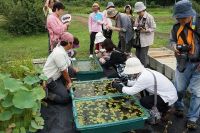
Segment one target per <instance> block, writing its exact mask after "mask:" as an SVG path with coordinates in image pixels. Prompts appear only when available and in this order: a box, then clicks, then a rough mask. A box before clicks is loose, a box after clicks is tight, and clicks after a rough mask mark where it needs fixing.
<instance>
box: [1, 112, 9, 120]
mask: <svg viewBox="0 0 200 133" xmlns="http://www.w3.org/2000/svg"><path fill="white" fill-rule="evenodd" d="M11 118H12V112H10V111H4V112H2V113H0V121H7V120H10V119H11Z"/></svg>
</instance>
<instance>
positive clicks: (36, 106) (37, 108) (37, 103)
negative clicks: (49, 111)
mask: <svg viewBox="0 0 200 133" xmlns="http://www.w3.org/2000/svg"><path fill="white" fill-rule="evenodd" d="M40 109H41V103H40V102H35V104H34V106H33V107H32V111H33V112H38V111H39V110H40Z"/></svg>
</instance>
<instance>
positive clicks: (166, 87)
mask: <svg viewBox="0 0 200 133" xmlns="http://www.w3.org/2000/svg"><path fill="white" fill-rule="evenodd" d="M124 74H126V75H128V79H127V80H126V81H123V83H122V82H121V81H120V80H115V81H113V82H112V87H113V88H116V89H117V90H118V91H119V92H121V93H126V94H128V95H135V94H137V93H139V92H141V91H143V90H147V91H148V92H149V93H151V94H154V95H149V96H144V97H142V98H141V99H140V103H141V105H142V106H143V107H145V108H146V109H149V110H151V109H152V108H153V107H156V108H157V109H158V111H159V112H160V113H162V115H163V116H164V115H165V114H166V113H167V111H168V109H169V107H170V106H171V105H173V104H174V103H175V102H176V101H177V99H178V96H177V92H176V88H175V87H174V85H173V84H172V82H171V81H170V80H169V79H167V77H165V76H164V75H163V74H161V73H159V72H157V71H154V70H151V69H147V68H145V67H144V66H143V65H142V64H141V62H140V60H139V59H138V58H136V57H132V58H129V59H128V60H127V61H126V65H125V68H124ZM155 87H156V88H155ZM155 89H156V90H155ZM155 96H156V97H157V101H154V98H155ZM155 102H156V103H155ZM155 105H156V106H155Z"/></svg>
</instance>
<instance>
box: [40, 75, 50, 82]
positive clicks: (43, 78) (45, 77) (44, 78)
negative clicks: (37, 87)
mask: <svg viewBox="0 0 200 133" xmlns="http://www.w3.org/2000/svg"><path fill="white" fill-rule="evenodd" d="M39 78H40V79H41V80H44V81H47V80H48V78H47V76H45V75H44V74H41V75H40V76H39Z"/></svg>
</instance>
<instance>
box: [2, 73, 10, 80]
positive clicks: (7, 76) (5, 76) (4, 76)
mask: <svg viewBox="0 0 200 133" xmlns="http://www.w3.org/2000/svg"><path fill="white" fill-rule="evenodd" d="M10 76H11V75H10V74H2V73H0V79H5V78H9V77H10Z"/></svg>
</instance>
